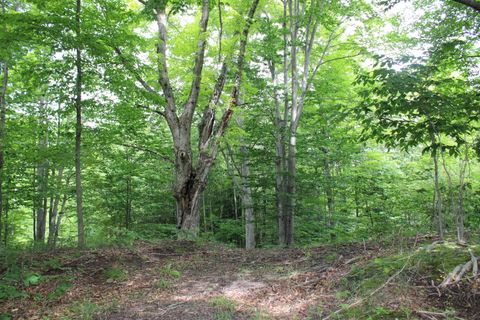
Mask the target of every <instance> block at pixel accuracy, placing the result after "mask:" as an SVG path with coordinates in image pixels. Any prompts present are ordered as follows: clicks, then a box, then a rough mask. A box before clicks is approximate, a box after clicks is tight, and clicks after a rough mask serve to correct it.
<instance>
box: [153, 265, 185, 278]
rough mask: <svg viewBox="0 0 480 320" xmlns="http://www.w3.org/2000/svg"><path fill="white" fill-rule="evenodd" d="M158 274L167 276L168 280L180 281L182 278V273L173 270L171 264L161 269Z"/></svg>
mask: <svg viewBox="0 0 480 320" xmlns="http://www.w3.org/2000/svg"><path fill="white" fill-rule="evenodd" d="M158 272H159V273H160V274H161V275H162V276H166V277H168V278H173V279H178V278H180V277H181V276H182V273H181V272H180V271H178V270H176V269H174V268H173V266H172V264H171V263H168V264H166V265H165V266H163V267H161V268H160V269H159V270H158Z"/></svg>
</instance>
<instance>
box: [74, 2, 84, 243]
mask: <svg viewBox="0 0 480 320" xmlns="http://www.w3.org/2000/svg"><path fill="white" fill-rule="evenodd" d="M81 5H82V3H81V0H77V6H76V11H75V20H76V30H75V33H76V40H77V48H76V61H75V67H76V72H77V75H76V83H75V93H76V97H75V111H76V125H75V194H76V200H77V234H78V246H79V247H84V246H85V231H84V230H85V226H84V223H83V188H82V163H81V161H82V160H81V156H82V152H81V148H82V77H83V73H82V51H81V48H80V46H81V40H80V31H81V29H80V14H81Z"/></svg>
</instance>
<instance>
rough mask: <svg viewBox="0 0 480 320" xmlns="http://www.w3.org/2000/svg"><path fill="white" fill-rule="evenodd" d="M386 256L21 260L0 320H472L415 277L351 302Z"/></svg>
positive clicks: (140, 251)
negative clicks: (365, 274) (363, 275)
mask: <svg viewBox="0 0 480 320" xmlns="http://www.w3.org/2000/svg"><path fill="white" fill-rule="evenodd" d="M415 245H416V244H415ZM391 254H392V252H391V251H389V250H388V249H382V248H381V247H380V245H378V244H372V243H367V244H364V243H357V244H349V245H339V246H322V247H316V248H309V249H256V250H250V251H246V250H242V249H232V248H228V247H225V246H221V245H215V244H198V243H195V242H187V241H162V242H157V243H151V242H138V243H137V244H135V245H134V246H132V247H109V248H99V249H88V250H84V251H81V252H79V251H77V250H74V249H71V250H70V249H69V250H66V249H65V250H61V251H57V252H55V253H48V252H45V253H41V254H38V253H37V254H35V255H33V254H26V255H24V256H23V257H22V258H21V261H22V262H21V263H22V265H28V270H29V271H28V272H29V277H24V279H29V281H30V284H31V285H28V284H29V283H27V282H25V280H24V290H25V293H24V295H22V296H20V297H18V298H16V299H8V300H6V301H3V302H1V303H0V319H10V318H13V319H114V320H117V319H118V320H127V319H176V320H180V319H219V320H228V319H430V320H432V319H479V318H478V317H477V316H476V315H475V313H474V310H473V309H474V308H473V309H472V308H470V307H469V305H468V304H467V305H466V307H465V310H463V311H462V310H460V311H459V312H457V311H451V310H453V309H452V306H454V305H455V304H454V303H453V304H452V302H451V301H450V300H448V299H446V298H439V296H440V297H442V294H440V292H438V296H437V291H438V290H437V289H435V290H432V288H436V287H432V288H429V287H428V283H429V282H430V281H431V280H430V279H426V278H425V277H423V278H422V277H421V276H420V275H418V276H417V278H418V279H416V280H414V281H412V279H409V280H410V284H409V285H405V284H400V283H399V282H398V281H396V279H394V278H395V277H396V275H398V274H399V273H398V272H397V273H394V274H393V276H390V277H386V278H383V279H385V281H383V280H382V281H380V282H379V283H378V284H375V285H373V287H374V288H376V289H375V290H370V291H368V292H369V293H368V294H366V295H364V297H363V298H362V296H361V295H360V294H357V293H354V294H353V293H352V291H353V290H354V289H352V288H353V287H352V283H350V282H353V281H354V279H355V278H354V277H353V278H352V272H357V273H358V270H367V269H368V268H367V267H366V266H367V265H368V264H369V263H372V261H379V259H381V257H385V256H388V255H391ZM382 268H385V267H382ZM22 270H24V269H22ZM355 270H356V271H355ZM3 272H4V274H5V272H7V271H5V270H3ZM387 274H392V273H391V272H389V273H387ZM4 277H5V276H4ZM413 283H414V284H415V285H414V284H413ZM358 288H360V287H358ZM358 288H357V289H358ZM358 290H360V289H358ZM358 292H360V291H358ZM443 296H444V295H443ZM350 309H352V310H356V311H355V312H352V310H350ZM2 314H3V317H2Z"/></svg>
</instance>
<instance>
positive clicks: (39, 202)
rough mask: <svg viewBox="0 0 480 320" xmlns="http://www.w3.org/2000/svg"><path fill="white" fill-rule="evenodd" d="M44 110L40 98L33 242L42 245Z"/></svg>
mask: <svg viewBox="0 0 480 320" xmlns="http://www.w3.org/2000/svg"><path fill="white" fill-rule="evenodd" d="M45 108H46V102H45V98H44V97H42V98H40V103H39V113H40V115H39V117H40V120H39V128H40V131H39V141H38V149H39V151H40V154H41V156H42V159H40V160H39V162H38V164H37V169H36V189H37V194H36V199H35V211H36V219H35V221H36V224H35V226H36V230H35V242H37V243H43V242H44V241H45V230H46V223H47V196H46V193H47V187H48V180H47V179H48V160H47V159H46V158H43V157H45V152H46V150H47V146H48V125H47V119H46V116H45V115H44V113H45Z"/></svg>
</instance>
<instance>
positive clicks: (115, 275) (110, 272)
mask: <svg viewBox="0 0 480 320" xmlns="http://www.w3.org/2000/svg"><path fill="white" fill-rule="evenodd" d="M103 276H104V277H105V279H107V282H113V281H125V280H127V278H128V272H127V270H125V269H123V268H120V267H110V268H107V269H105V270H104V271H103Z"/></svg>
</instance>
